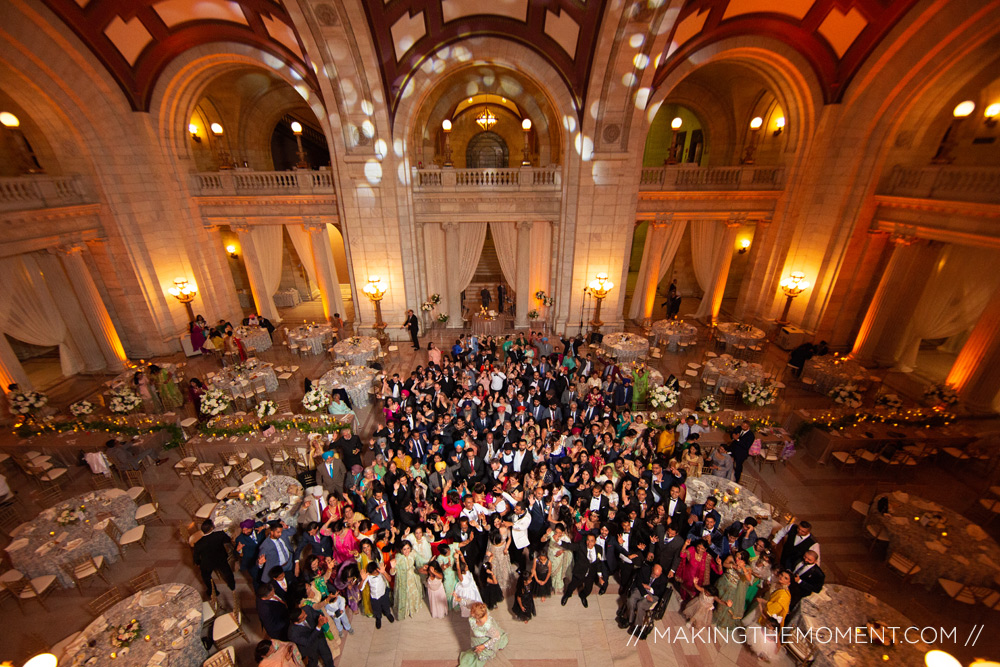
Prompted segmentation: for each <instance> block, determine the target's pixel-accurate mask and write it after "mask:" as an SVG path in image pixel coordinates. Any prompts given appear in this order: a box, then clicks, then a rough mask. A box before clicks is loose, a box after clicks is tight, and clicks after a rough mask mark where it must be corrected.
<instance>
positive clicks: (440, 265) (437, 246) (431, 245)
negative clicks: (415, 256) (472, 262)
mask: <svg viewBox="0 0 1000 667" xmlns="http://www.w3.org/2000/svg"><path fill="white" fill-rule="evenodd" d="M423 228H424V265H425V266H426V267H427V272H426V275H427V294H426V295H425V296H424V297H423V298H422V299H421V300H420V301H421V302H423V301H424V299H427V298H429V297H430V295H431V294H438V295H440V296H441V298H442V300H443V301H444V303H445V304H447V303H448V267H447V265H446V264H445V263H444V262H442V261H441V255H442V249H443V248H444V230H442V229H441V225H440V224H438V223H436V222H435V223H427V224H425V225H423Z"/></svg>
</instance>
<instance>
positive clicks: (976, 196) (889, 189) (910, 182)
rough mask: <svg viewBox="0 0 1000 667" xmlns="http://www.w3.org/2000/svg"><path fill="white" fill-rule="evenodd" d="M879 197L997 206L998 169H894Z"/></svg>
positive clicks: (940, 166) (936, 167)
mask: <svg viewBox="0 0 1000 667" xmlns="http://www.w3.org/2000/svg"><path fill="white" fill-rule="evenodd" d="M879 194H882V195H891V196H894V197H916V198H920V199H943V200H948V201H966V202H975V203H981V204H1000V167H952V166H949V165H932V166H927V167H904V166H901V165H896V166H895V167H893V169H892V172H891V173H890V174H889V177H888V178H887V179H886V182H885V185H884V187H883V188H882V189H881V190H880V192H879Z"/></svg>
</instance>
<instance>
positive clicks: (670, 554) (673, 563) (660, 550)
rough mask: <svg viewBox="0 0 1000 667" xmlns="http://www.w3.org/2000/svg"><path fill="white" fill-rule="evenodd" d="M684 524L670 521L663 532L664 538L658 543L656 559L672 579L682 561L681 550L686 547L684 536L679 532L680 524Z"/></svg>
mask: <svg viewBox="0 0 1000 667" xmlns="http://www.w3.org/2000/svg"><path fill="white" fill-rule="evenodd" d="M681 525H683V524H680V523H674V522H670V523H669V524H667V530H666V532H665V533H664V534H663V539H662V540H660V542H659V544H657V545H656V561H657V562H658V563H659V564H660V567H662V568H663V571H664V572H666V573H667V578H668V579H671V578H673V576H674V573H675V572H676V571H677V566H678V565H679V564H680V561H681V551H682V550H683V549H684V538H682V537H681V536H680V534H679V533H678V530H677V528H678V526H681Z"/></svg>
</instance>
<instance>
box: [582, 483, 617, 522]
mask: <svg viewBox="0 0 1000 667" xmlns="http://www.w3.org/2000/svg"><path fill="white" fill-rule="evenodd" d="M601 490H602V489H601V485H600V484H595V485H594V486H593V487H591V489H590V498H588V499H587V504H586V508H587V509H588V510H590V513H591V514H592V515H593V514H596V515H597V516H598V517H599V518H600V521H601V523H604V522H605V521H607V520H608V511H609V510H610V509H611V502H610V501H609V500H608V497H607V496H606V495H604V494H603V493H601Z"/></svg>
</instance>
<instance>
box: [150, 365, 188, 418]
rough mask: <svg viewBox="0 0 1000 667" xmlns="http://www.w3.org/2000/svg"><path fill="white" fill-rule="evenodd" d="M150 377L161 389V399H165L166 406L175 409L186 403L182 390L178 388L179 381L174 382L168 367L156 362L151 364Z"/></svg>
mask: <svg viewBox="0 0 1000 667" xmlns="http://www.w3.org/2000/svg"><path fill="white" fill-rule="evenodd" d="M149 377H150V378H152V380H153V384H155V385H156V388H157V389H158V390H159V391H160V400H161V401H163V407H164V408H166V409H167V410H173V409H175V408H179V407H181V406H182V405H184V397H183V396H181V390H180V389H178V388H177V383H176V382H174V377H173V376H172V375H171V374H170V371H168V370H167V369H166V368H160V367H159V366H157V365H156V364H150V366H149Z"/></svg>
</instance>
